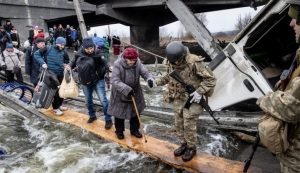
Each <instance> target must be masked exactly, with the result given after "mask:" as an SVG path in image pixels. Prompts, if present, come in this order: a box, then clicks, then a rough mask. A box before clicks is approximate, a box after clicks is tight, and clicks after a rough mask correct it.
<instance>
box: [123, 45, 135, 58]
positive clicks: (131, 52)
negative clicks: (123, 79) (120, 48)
mask: <svg viewBox="0 0 300 173" xmlns="http://www.w3.org/2000/svg"><path fill="white" fill-rule="evenodd" d="M123 57H124V58H125V59H130V60H136V59H137V58H138V57H139V53H138V52H137V50H136V49H135V48H132V47H129V48H126V49H125V50H124V53H123Z"/></svg>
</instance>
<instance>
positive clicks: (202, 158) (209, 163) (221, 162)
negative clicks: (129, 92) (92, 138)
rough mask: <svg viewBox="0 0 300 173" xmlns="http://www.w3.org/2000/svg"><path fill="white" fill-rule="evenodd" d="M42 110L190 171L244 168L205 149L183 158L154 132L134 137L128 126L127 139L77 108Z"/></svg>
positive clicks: (236, 172)
mask: <svg viewBox="0 0 300 173" xmlns="http://www.w3.org/2000/svg"><path fill="white" fill-rule="evenodd" d="M41 112H42V113H43V114H45V115H46V116H48V117H49V118H52V119H56V120H59V121H62V122H65V123H69V124H73V125H75V126H78V127H80V128H82V129H85V130H87V131H89V132H91V133H94V134H96V135H97V136H99V137H101V138H103V139H105V140H108V141H112V142H115V143H117V144H119V145H121V146H122V147H125V148H129V149H132V150H135V151H136V152H140V153H143V154H146V155H148V156H150V157H151V158H154V159H157V160H159V161H161V162H164V163H166V164H168V165H171V166H173V167H175V168H179V169H185V170H187V171H190V172H204V173H206V172H207V173H241V172H243V166H244V163H243V162H239V161H233V160H228V159H224V158H221V157H216V156H211V155H208V154H205V153H199V152H198V153H197V155H196V156H195V157H194V158H193V160H191V161H189V162H183V161H182V160H181V157H174V155H173V151H174V150H175V149H176V148H177V147H179V146H178V145H176V144H173V143H170V142H168V141H163V140H160V139H156V138H154V137H151V136H146V137H147V143H145V142H144V140H143V138H135V137H132V136H131V135H130V133H129V131H128V130H126V131H125V133H124V134H125V139H123V140H119V139H118V138H117V137H116V135H115V132H114V131H115V129H114V128H111V129H110V130H106V129H105V128H104V122H103V121H101V120H99V119H98V120H97V121H94V122H93V123H91V124H88V123H86V122H87V120H88V115H85V114H82V113H78V112H74V111H71V110H68V111H65V112H64V115H63V116H56V115H55V114H54V113H53V111H52V110H50V109H48V110H42V111H41ZM254 172H255V173H256V172H261V170H260V169H258V168H255V167H251V168H250V169H249V170H248V173H254Z"/></svg>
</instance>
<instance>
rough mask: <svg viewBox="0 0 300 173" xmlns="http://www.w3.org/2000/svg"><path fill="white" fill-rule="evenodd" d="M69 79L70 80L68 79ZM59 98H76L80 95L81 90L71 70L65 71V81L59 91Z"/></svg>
mask: <svg viewBox="0 0 300 173" xmlns="http://www.w3.org/2000/svg"><path fill="white" fill-rule="evenodd" d="M67 73H68V75H67ZM68 78H69V79H68ZM58 94H59V97H61V98H76V97H78V95H79V88H78V85H77V84H76V82H75V81H74V78H73V75H72V72H71V70H66V69H65V71H64V79H63V81H62V82H61V85H60V88H59V91H58Z"/></svg>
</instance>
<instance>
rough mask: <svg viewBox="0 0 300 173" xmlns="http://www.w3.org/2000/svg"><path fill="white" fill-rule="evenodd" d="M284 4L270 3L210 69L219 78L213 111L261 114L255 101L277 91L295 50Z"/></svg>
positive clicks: (274, 1)
mask: <svg viewBox="0 0 300 173" xmlns="http://www.w3.org/2000/svg"><path fill="white" fill-rule="evenodd" d="M288 7H289V6H288V5H287V4H286V2H285V1H276V0H272V1H269V3H268V4H267V5H265V7H264V8H263V9H262V10H261V11H260V12H259V13H258V14H257V15H256V16H255V18H254V19H253V20H252V21H251V23H249V24H248V25H247V27H246V28H244V29H243V30H242V31H241V32H240V33H239V34H238V35H237V36H236V37H235V39H234V40H233V41H232V42H230V43H229V44H228V45H227V46H226V47H225V49H224V50H223V51H221V52H220V53H219V54H218V56H216V57H215V58H213V60H212V61H211V62H210V64H209V66H210V67H211V68H212V69H213V71H214V74H215V75H216V77H217V79H218V80H217V85H216V87H215V91H214V94H213V96H212V97H211V98H209V105H210V106H211V108H212V109H213V110H215V111H216V110H228V111H242V112H245V111H248V112H258V111H260V109H259V107H258V106H257V105H256V100H257V99H258V98H259V97H261V96H263V95H265V94H266V93H268V92H271V91H273V90H274V89H275V85H276V82H277V81H279V79H280V76H281V74H282V72H283V71H284V70H286V69H289V68H290V66H291V64H292V62H293V60H294V57H295V52H296V49H297V48H298V47H299V45H297V44H296V42H295V34H294V31H293V29H292V28H291V27H290V26H289V23H290V21H291V18H290V17H289V16H288Z"/></svg>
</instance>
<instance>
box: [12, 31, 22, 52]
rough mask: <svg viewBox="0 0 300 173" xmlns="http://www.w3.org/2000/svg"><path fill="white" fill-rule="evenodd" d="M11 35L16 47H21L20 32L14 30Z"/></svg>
mask: <svg viewBox="0 0 300 173" xmlns="http://www.w3.org/2000/svg"><path fill="white" fill-rule="evenodd" d="M10 36H11V41H12V44H13V45H14V46H15V47H16V48H19V47H20V37H19V34H18V33H17V32H12V33H11V34H10Z"/></svg>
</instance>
